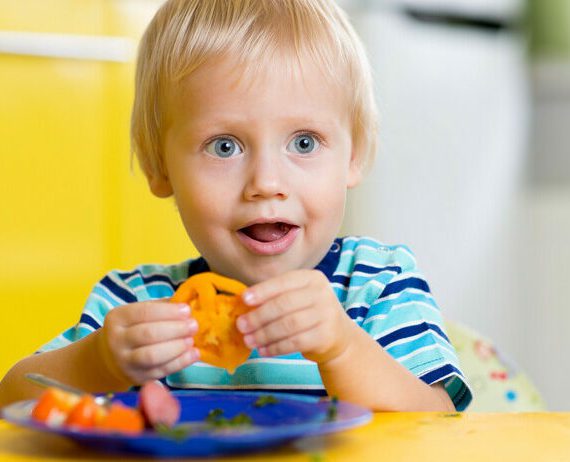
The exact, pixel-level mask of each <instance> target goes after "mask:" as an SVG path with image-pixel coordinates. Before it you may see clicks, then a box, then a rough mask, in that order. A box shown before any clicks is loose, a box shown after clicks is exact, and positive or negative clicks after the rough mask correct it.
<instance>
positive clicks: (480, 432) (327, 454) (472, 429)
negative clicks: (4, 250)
mask: <svg viewBox="0 0 570 462" xmlns="http://www.w3.org/2000/svg"><path fill="white" fill-rule="evenodd" d="M34 460H49V461H50V462H57V461H66V462H69V461H74V460H80V461H82V462H88V461H92V460H93V461H95V460H117V461H119V460H125V458H124V457H120V456H110V455H107V454H102V453H98V452H94V451H91V450H87V449H85V448H82V447H80V446H78V445H76V444H75V443H73V442H71V441H69V440H67V439H65V438H63V437H59V436H55V435H49V434H44V433H39V432H34V431H32V430H27V429H22V428H19V427H16V426H13V425H11V424H8V423H7V422H5V421H0V462H3V461H34ZM128 460H129V461H137V460H139V459H137V458H131V457H129V458H128ZM140 460H144V459H142V458H141V459H140ZM169 460H172V459H169ZM184 460H192V459H184ZM208 460H216V459H208ZM223 460H224V461H245V460H252V461H266V460H267V461H269V462H271V461H307V462H333V461H342V462H347V461H348V462H366V461H390V462H392V461H416V460H418V461H419V460H434V461H436V460H437V461H442V460H455V461H460V462H465V461H477V462H488V461H517V462H519V461H533V462H546V461H570V413H525V414H484V413H481V414H477V413H473V414H470V413H465V414H442V413H379V414H375V415H374V418H373V420H372V422H371V423H369V424H367V425H365V426H363V427H359V428H356V429H353V430H348V431H345V432H342V433H338V434H335V435H329V436H326V437H319V438H308V439H304V440H300V441H298V442H296V443H293V444H290V445H288V446H285V447H282V448H280V449H277V450H274V451H271V452H263V453H258V454H255V455H246V456H241V457H225V458H223Z"/></svg>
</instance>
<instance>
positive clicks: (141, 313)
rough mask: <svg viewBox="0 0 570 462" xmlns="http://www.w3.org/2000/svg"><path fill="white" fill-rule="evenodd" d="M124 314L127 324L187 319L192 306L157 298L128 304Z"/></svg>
mask: <svg viewBox="0 0 570 462" xmlns="http://www.w3.org/2000/svg"><path fill="white" fill-rule="evenodd" d="M123 316H124V320H123V324H124V325H126V326H132V325H135V324H142V323H147V322H157V321H175V320H179V319H187V318H188V317H189V316H190V307H189V306H188V305H187V304H186V303H170V302H167V301H156V300H155V301H149V302H141V303H133V304H132V305H128V309H127V310H125V312H124V313H123Z"/></svg>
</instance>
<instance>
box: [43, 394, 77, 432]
mask: <svg viewBox="0 0 570 462" xmlns="http://www.w3.org/2000/svg"><path fill="white" fill-rule="evenodd" d="M78 401H79V396H77V395H74V394H72V393H67V392H64V391H62V390H59V389H57V388H48V389H47V390H45V391H44V392H43V393H42V394H41V396H40V398H39V399H38V402H37V403H36V405H35V406H34V408H33V409H32V418H33V419H35V420H37V421H39V422H44V423H49V422H50V421H51V420H53V419H56V420H57V419H58V418H59V420H64V419H65V417H66V416H67V414H68V413H69V411H71V409H72V408H73V407H74V406H75V405H76V404H77V402H78Z"/></svg>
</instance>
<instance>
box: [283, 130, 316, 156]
mask: <svg viewBox="0 0 570 462" xmlns="http://www.w3.org/2000/svg"><path fill="white" fill-rule="evenodd" d="M319 146H320V143H319V142H318V140H317V139H316V137H315V136H313V135H309V134H307V133H304V134H302V135H297V136H296V137H295V138H293V139H292V140H291V141H290V142H289V144H288V145H287V150H288V151H293V152H298V153H299V154H309V153H311V152H313V151H314V150H316V149H317V148H318V147H319Z"/></svg>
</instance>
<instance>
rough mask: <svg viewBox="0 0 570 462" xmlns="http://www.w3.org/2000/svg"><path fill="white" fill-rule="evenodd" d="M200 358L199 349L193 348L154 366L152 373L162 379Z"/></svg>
mask: <svg viewBox="0 0 570 462" xmlns="http://www.w3.org/2000/svg"><path fill="white" fill-rule="evenodd" d="M199 359H200V353H199V352H198V350H196V349H194V348H192V349H190V350H186V351H185V352H184V353H182V354H181V355H179V356H177V357H176V358H174V359H172V360H170V361H168V362H167V363H165V364H162V365H160V366H158V367H156V368H154V369H153V370H152V374H153V375H154V377H155V378H156V379H160V378H163V377H166V376H167V375H170V374H174V373H175V372H178V371H179V370H181V369H184V368H185V367H188V366H190V365H191V364H193V363H195V362H196V361H198V360H199Z"/></svg>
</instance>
